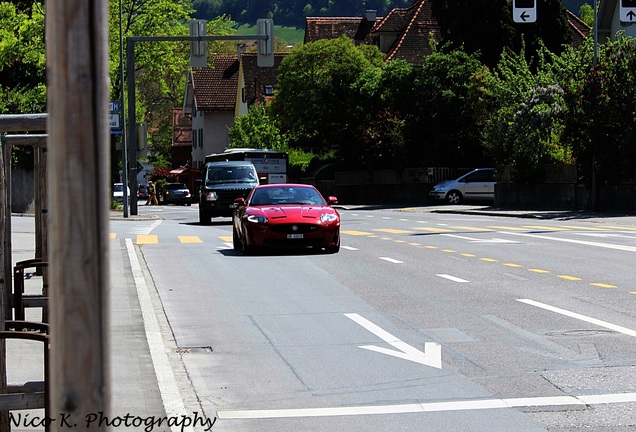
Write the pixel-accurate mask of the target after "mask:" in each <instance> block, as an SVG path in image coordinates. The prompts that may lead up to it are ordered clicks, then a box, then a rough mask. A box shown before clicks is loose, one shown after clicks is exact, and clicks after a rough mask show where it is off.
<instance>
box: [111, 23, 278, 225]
mask: <svg viewBox="0 0 636 432" xmlns="http://www.w3.org/2000/svg"><path fill="white" fill-rule="evenodd" d="M258 21H259V22H262V24H259V31H260V29H261V28H262V29H264V30H265V31H267V32H268V33H264V34H261V33H259V34H256V35H231V36H131V37H128V38H126V73H127V87H128V128H126V129H129V128H130V129H132V130H131V131H130V132H129V133H128V134H127V136H126V137H124V140H127V143H128V155H129V158H128V166H124V167H123V169H124V170H126V169H128V170H129V172H130V178H129V183H130V191H131V192H130V193H131V195H132V194H133V192H134V193H135V195H134V196H136V193H137V133H136V132H135V129H136V125H137V119H136V117H135V110H136V106H135V105H136V103H135V43H136V42H179V41H185V42H205V41H216V40H241V41H242V40H255V41H256V42H257V44H258V45H259V50H258V65H259V66H260V67H271V66H274V22H273V20H271V19H265V20H258ZM263 42H264V45H263ZM124 204H125V203H124ZM130 214H131V215H133V216H134V215H137V214H138V209H137V200H136V199H131V200H130Z"/></svg>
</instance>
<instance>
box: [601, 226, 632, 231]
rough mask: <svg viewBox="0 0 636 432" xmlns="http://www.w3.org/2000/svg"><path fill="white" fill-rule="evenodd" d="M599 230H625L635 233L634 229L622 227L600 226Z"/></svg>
mask: <svg viewBox="0 0 636 432" xmlns="http://www.w3.org/2000/svg"><path fill="white" fill-rule="evenodd" d="M599 228H608V229H614V230H627V231H636V228H630V227H624V226H623V227H622V226H609V225H607V226H601V227H599Z"/></svg>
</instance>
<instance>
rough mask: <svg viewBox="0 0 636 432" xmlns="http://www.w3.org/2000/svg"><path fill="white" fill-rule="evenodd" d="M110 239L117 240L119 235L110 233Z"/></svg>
mask: <svg viewBox="0 0 636 432" xmlns="http://www.w3.org/2000/svg"><path fill="white" fill-rule="evenodd" d="M108 237H109V238H112V239H116V238H117V233H109V234H108Z"/></svg>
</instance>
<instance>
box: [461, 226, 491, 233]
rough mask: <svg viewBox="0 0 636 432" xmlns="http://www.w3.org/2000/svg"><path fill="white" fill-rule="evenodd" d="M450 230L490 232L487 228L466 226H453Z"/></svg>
mask: <svg viewBox="0 0 636 432" xmlns="http://www.w3.org/2000/svg"><path fill="white" fill-rule="evenodd" d="M451 228H455V229H460V230H464V231H478V232H490V231H492V230H489V229H487V228H477V227H467V226H453V227H451Z"/></svg>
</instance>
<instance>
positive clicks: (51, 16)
mask: <svg viewBox="0 0 636 432" xmlns="http://www.w3.org/2000/svg"><path fill="white" fill-rule="evenodd" d="M107 6H108V4H107V0H92V1H80V0H52V1H48V2H47V14H46V53H47V83H48V85H47V88H48V95H47V96H48V97H47V100H48V106H47V111H48V116H49V118H48V125H47V127H48V142H47V148H48V152H47V153H48V163H49V169H48V187H49V206H48V218H49V254H50V257H51V259H50V261H49V285H50V293H51V297H50V300H51V301H50V308H49V313H50V325H51V366H50V375H49V376H50V378H51V386H50V391H51V412H52V413H55V415H56V416H59V415H60V413H64V414H65V415H68V416H69V419H71V420H72V421H70V423H74V422H75V423H77V424H78V426H80V425H81V426H82V430H90V431H97V430H107V426H106V425H101V426H100V425H97V424H93V425H91V426H90V427H86V424H85V423H84V422H83V421H84V418H85V416H86V415H88V414H90V413H98V412H104V414H105V415H109V413H110V380H109V378H110V377H109V369H110V365H109V361H108V360H109V357H110V355H109V350H110V346H109V340H108V334H109V307H108V289H109V286H110V280H109V277H110V276H109V261H110V260H109V251H108V212H109V206H108V204H109V194H108V191H109V187H108V181H107V180H108V178H109V170H110V154H109V151H108V149H109V144H108V143H109V140H108V132H109V122H108V100H109V99H108V58H107V43H108V34H107ZM67 429H68V428H64V427H63V425H59V424H54V425H52V430H55V431H57V430H59V431H62V430H63V431H65V432H66V430H67Z"/></svg>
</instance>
